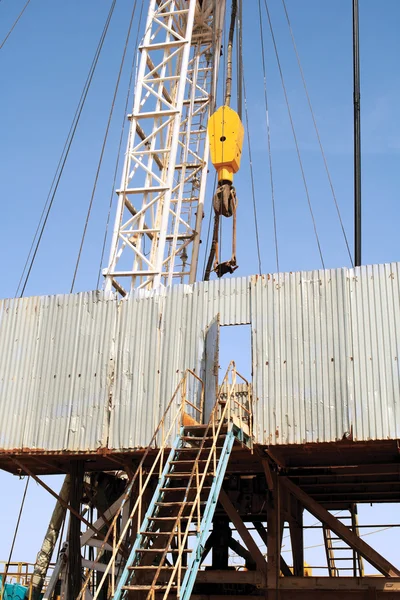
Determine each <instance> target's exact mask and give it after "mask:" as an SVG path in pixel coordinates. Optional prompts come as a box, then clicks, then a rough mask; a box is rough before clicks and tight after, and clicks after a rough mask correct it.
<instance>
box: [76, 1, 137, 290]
mask: <svg viewBox="0 0 400 600" xmlns="http://www.w3.org/2000/svg"><path fill="white" fill-rule="evenodd" d="M136 6H137V0H135V2H134V4H133V8H132V13H131V18H130V21H129V26H128V31H127V34H126V38H125V46H124V51H123V53H122V58H121V63H120V66H119V71H118V77H117V81H116V83H115V88H114V95H113V98H112V101H111V106H110V111H109V114H108V120H107V126H106V131H105V133H104V137H103V143H102V146H101V151H100V157H99V162H98V164H97V170H96V175H95V180H94V183H93V188H92V193H91V196H90V201H89V206H88V210H87V213H86V220H85V225H84V227H83V232H82V237H81V243H80V246H79V251H78V256H77V259H76V263H75V270H74V274H73V277H72V283H71V288H70V293H71V294H72V292H73V291H74V287H75V281H76V276H77V273H78V268H79V264H80V260H81V256H82V249H83V244H84V243H85V238H86V233H87V228H88V224H89V219H90V215H91V212H92V207H93V201H94V196H95V193H96V189H97V182H98V179H99V175H100V169H101V165H102V164H103V158H104V151H105V147H106V143H107V139H108V134H109V132H110V125H111V120H112V116H113V114H114V108H115V101H116V98H117V94H118V90H119V84H120V81H121V75H122V70H123V67H124V64H125V57H126V51H127V49H128V43H129V38H130V36H131V30H132V24H133V19H134V17H135V13H136Z"/></svg>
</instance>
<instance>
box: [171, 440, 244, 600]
mask: <svg viewBox="0 0 400 600" xmlns="http://www.w3.org/2000/svg"><path fill="white" fill-rule="evenodd" d="M235 439H236V436H235V433H234V431H233V429H230V431H228V433H227V436H226V438H225V442H224V446H223V449H222V452H221V455H220V457H219V460H218V465H217V470H216V473H215V477H214V479H213V483H212V485H211V490H210V495H209V497H208V499H207V504H206V506H205V509H204V513H203V518H202V520H201V530H200V533H199V535H198V537H196V538H195V539H196V543H195V546H194V548H193V552H192V554H191V557H190V561H189V564H188V569H187V571H186V574H185V576H184V578H183V581H182V585H181V593H180V600H189V598H190V596H191V594H192V590H193V586H194V584H195V581H196V577H197V572H198V570H199V567H200V562H201V557H202V554H203V551H204V545H205V542H206V540H207V537H208V534H209V531H210V527H211V522H212V518H213V516H214V513H215V509H216V507H217V503H218V498H219V494H220V491H221V487H222V482H223V480H224V476H225V472H226V468H227V466H228V462H229V457H230V454H231V452H232V448H233V444H234V443H235Z"/></svg>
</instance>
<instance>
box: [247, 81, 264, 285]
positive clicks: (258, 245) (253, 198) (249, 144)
mask: <svg viewBox="0 0 400 600" xmlns="http://www.w3.org/2000/svg"><path fill="white" fill-rule="evenodd" d="M243 100H244V114H245V120H246V134H247V145H248V149H249V164H250V180H251V195H252V200H253V213H254V229H255V232H256V244H257V256H258V270H259V274H260V275H261V273H262V265H261V253H260V239H259V235H258V221H257V204H256V193H255V187H254V173H253V158H252V152H251V142H250V131H249V115H248V110H247V94H246V80H245V76H244V69H243Z"/></svg>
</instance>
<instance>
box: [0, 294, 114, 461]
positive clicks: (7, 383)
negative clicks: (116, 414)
mask: <svg viewBox="0 0 400 600" xmlns="http://www.w3.org/2000/svg"><path fill="white" fill-rule="evenodd" d="M116 316H117V304H116V301H115V299H109V300H106V299H105V298H104V296H103V294H102V293H97V292H88V293H85V294H76V295H68V296H43V297H36V298H23V299H20V300H3V301H1V302H0V348H1V352H0V423H1V427H0V448H2V449H12V448H29V449H32V450H40V449H45V450H52V451H62V450H69V451H75V450H78V449H79V450H82V451H85V450H90V449H93V448H96V449H97V448H101V447H104V446H106V444H107V435H108V426H107V419H108V414H107V413H108V378H109V376H110V373H111V371H112V364H110V363H111V362H112V361H110V348H111V345H112V344H111V343H112V337H113V332H114V329H115V322H116ZM110 367H111V371H110Z"/></svg>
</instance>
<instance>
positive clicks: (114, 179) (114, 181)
mask: <svg viewBox="0 0 400 600" xmlns="http://www.w3.org/2000/svg"><path fill="white" fill-rule="evenodd" d="M143 6H144V0H142V4H141V8H140V14H139V20H138V27H137V32H136V39H135V46H134V47H135V48H137V47H138V41H139V31H140V26H141V23H142V16H143ZM136 61H137V53H136V52H135V53H134V57H133V60H132V67H131V73H130V77H129V84H128V91H127V95H126V102H125V107H124V113H123V116H122V125H121V134H120V137H119V143H118V150H117V160H116V162H115V168H114V175H113V182H112V186H111V192H110V202H109V206H108V213H107V221H106V226H105V231H104V237H103V245H102V249H101V256H100V262H99V269H98V276H97V284H96V288H97V289H99V286H100V278H101V271H102V264H103V260H104V253H105V250H106V243H107V235H108V228H109V226H110V219H111V210H112V203H113V198H114V192H115V184H116V181H117V174H118V167H119V163H120V158H121V149H122V142H123V138H124V133H125V127H126V123H127V119H126V113H127V110H128V103H129V98H130V94H131V89H132V80H133V74H134V71H135V67H136Z"/></svg>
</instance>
